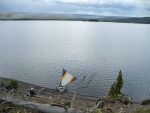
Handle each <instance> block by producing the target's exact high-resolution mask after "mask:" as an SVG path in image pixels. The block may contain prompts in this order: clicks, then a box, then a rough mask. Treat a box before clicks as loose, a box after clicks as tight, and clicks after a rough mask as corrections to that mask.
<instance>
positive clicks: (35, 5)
mask: <svg viewBox="0 0 150 113" xmlns="http://www.w3.org/2000/svg"><path fill="white" fill-rule="evenodd" d="M0 11H7V12H43V13H67V14H91V15H101V16H130V17H135V16H138V17H144V16H148V17H150V0H0Z"/></svg>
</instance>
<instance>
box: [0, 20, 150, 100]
mask: <svg viewBox="0 0 150 113" xmlns="http://www.w3.org/2000/svg"><path fill="white" fill-rule="evenodd" d="M149 31H150V26H149V25H146V24H129V23H103V22H98V23H97V22H94V23H91V22H76V21H0V77H6V78H15V79H18V80H20V81H24V82H27V83H32V84H36V85H41V86H43V87H48V88H55V87H56V86H57V85H58V84H59V82H60V80H61V71H62V68H65V69H66V70H67V71H68V72H69V73H70V74H72V75H75V76H77V78H78V81H76V82H73V83H71V84H69V85H68V89H69V91H73V90H74V87H75V86H76V84H77V83H78V82H79V81H80V80H81V79H82V77H83V75H85V76H87V77H86V80H85V81H84V82H83V84H82V86H84V85H86V82H87V81H88V80H89V79H90V77H91V76H92V75H93V74H95V73H96V75H95V76H94V78H93V79H92V81H91V83H90V85H89V87H88V88H86V89H79V90H78V93H79V94H84V95H90V96H104V95H106V94H107V93H108V91H109V88H110V86H111V84H112V83H113V82H114V81H115V80H116V77H117V75H118V73H119V70H121V71H122V74H123V79H124V85H123V89H122V92H124V93H125V94H128V95H129V96H130V97H132V98H133V100H134V101H141V100H144V99H147V98H150V95H149V94H150V89H149V87H150V52H149V50H150V38H149V37H150V32H149Z"/></svg>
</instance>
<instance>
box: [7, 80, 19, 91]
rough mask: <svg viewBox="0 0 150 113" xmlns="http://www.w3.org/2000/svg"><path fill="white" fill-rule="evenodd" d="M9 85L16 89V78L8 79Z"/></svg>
mask: <svg viewBox="0 0 150 113" xmlns="http://www.w3.org/2000/svg"><path fill="white" fill-rule="evenodd" d="M9 85H10V86H13V88H14V89H16V90H17V89H18V81H17V80H15V79H11V80H10V81H9Z"/></svg>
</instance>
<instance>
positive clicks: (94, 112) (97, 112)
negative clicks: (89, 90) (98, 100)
mask: <svg viewBox="0 0 150 113" xmlns="http://www.w3.org/2000/svg"><path fill="white" fill-rule="evenodd" d="M92 113H102V111H101V110H100V109H98V108H97V109H95V110H94V111H93V112H92Z"/></svg>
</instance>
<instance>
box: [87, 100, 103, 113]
mask: <svg viewBox="0 0 150 113" xmlns="http://www.w3.org/2000/svg"><path fill="white" fill-rule="evenodd" d="M102 102H103V101H99V102H98V103H97V104H96V105H95V106H94V107H93V108H91V109H90V110H89V112H90V113H92V112H93V111H94V110H95V109H96V108H98V107H99V106H100V104H101V103H102Z"/></svg>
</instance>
